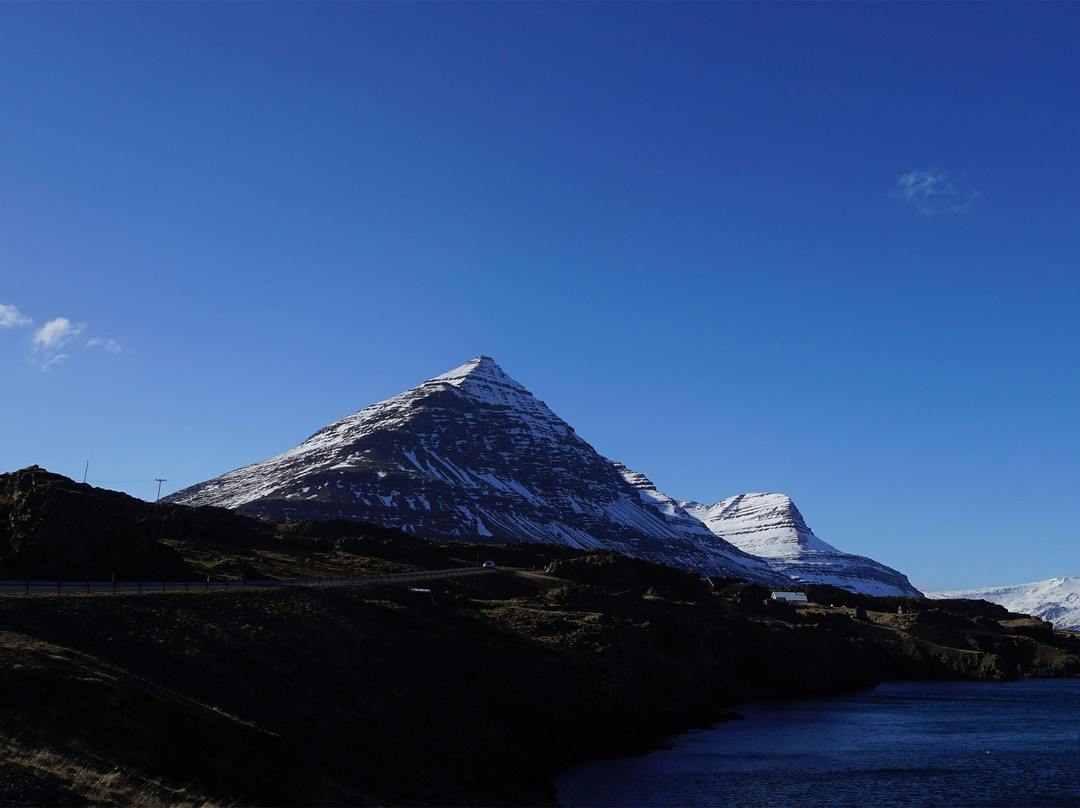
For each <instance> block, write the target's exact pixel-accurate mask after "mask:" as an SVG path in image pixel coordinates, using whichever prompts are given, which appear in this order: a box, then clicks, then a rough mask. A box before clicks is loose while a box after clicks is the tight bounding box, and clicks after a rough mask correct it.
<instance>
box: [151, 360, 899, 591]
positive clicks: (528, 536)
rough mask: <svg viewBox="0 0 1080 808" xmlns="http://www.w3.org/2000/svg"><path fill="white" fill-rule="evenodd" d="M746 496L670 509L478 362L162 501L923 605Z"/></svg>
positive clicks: (642, 480) (794, 516) (674, 504)
mask: <svg viewBox="0 0 1080 808" xmlns="http://www.w3.org/2000/svg"><path fill="white" fill-rule="evenodd" d="M748 496H749V497H750V499H748V498H747V497H741V498H735V500H738V502H736V501H735V500H724V502H721V503H718V504H717V505H715V506H712V507H711V508H706V506H703V505H699V504H697V503H690V502H683V501H679V500H675V499H672V498H671V497H668V496H666V495H665V494H663V493H661V492H659V491H657V490H656V486H654V485H653V484H652V482H650V481H649V480H648V478H646V477H645V476H644V475H642V474H639V473H637V472H634V471H631V470H630V469H627V468H626V467H625V466H623V465H621V464H619V463H615V462H613V461H611V460H608V459H607V458H604V457H602V456H601V455H600V454H598V453H597V452H596V450H595V449H593V448H592V447H591V446H590V445H589V444H588V443H586V442H585V441H584V440H582V439H581V438H580V437H579V436H578V435H577V434H576V433H575V432H574V430H573V428H571V427H570V426H569V425H568V424H567V423H566V422H565V421H563V420H562V419H560V418H559V417H558V416H557V415H555V413H553V412H552V411H551V410H550V409H549V408H548V407H547V405H546V404H544V402H542V401H540V400H539V399H537V398H536V397H535V396H533V395H532V393H530V392H529V391H528V390H526V389H525V388H524V387H522V386H521V385H520V384H518V383H517V382H516V381H514V380H513V379H511V378H510V377H509V376H507V375H506V373H504V372H503V370H502V368H500V367H499V366H498V365H497V364H496V363H495V362H494V360H492V359H490V358H489V357H486V356H481V357H477V358H476V359H473V360H472V361H470V362H466V363H465V364H464V365H462V366H461V367H459V368H455V369H454V370H451V371H449V372H447V373H443V374H442V375H439V376H436V377H434V378H433V379H429V380H428V381H426V382H423V383H422V384H420V385H418V386H416V387H414V388H412V389H411V390H407V391H406V392H404V393H401V394H400V395H397V396H394V397H393V398H390V399H387V400H386V401H381V402H379V403H377V404H373V405H371V406H370V407H366V408H365V409H363V410H360V411H359V412H357V413H354V414H353V415H350V416H348V417H346V418H343V419H341V420H340V421H338V422H337V423H334V424H331V425H330V426H328V427H326V428H324V429H321V430H319V431H318V432H316V433H315V434H314V435H312V436H311V437H310V438H308V439H307V440H306V441H304V442H303V443H302V444H300V445H299V446H297V447H296V448H295V449H290V450H289V451H287V452H284V453H283V454H280V455H278V456H277V457H273V458H270V459H269V460H264V461H262V462H261V463H255V464H254V465H250V466H245V467H244V468H241V469H237V470H235V471H230V472H228V473H227V474H223V475H222V476H220V477H217V478H215V479H213V480H209V481H207V482H204V483H200V484H198V485H194V486H192V487H190V488H186V489H184V490H183V491H179V492H177V493H175V494H173V495H171V496H169V497H166V498H165V499H166V501H171V502H177V503H183V504H188V505H217V506H221V507H226V508H232V509H234V510H236V511H238V512H240V513H244V514H248V515H253V516H262V517H269V518H276V519H288V520H298V519H334V518H344V519H365V520H367V521H371V522H375V523H377V524H382V525H386V526H389V527H396V528H399V529H401V530H405V531H408V532H411V533H415V534H417V535H421V536H430V537H433V538H449V539H463V540H470V541H490V542H505V541H537V542H547V543H557V544H568V545H571V546H575V547H581V548H603V549H611V550H616V551H618V552H621V553H624V554H626V555H630V556H635V557H637V558H644V559H646V560H650V561H659V562H662V563H665V564H668V565H670V566H675V567H681V568H689V569H694V570H697V571H698V572H701V573H702V574H706V575H720V576H730V577H738V578H746V579H750V580H755V581H759V582H761V583H765V584H771V585H790V584H792V583H794V582H801V581H813V582H827V583H832V584H835V585H838V586H845V587H848V588H851V589H855V590H857V591H863V592H868V593H872V594H917V592H916V590H914V589H913V588H912V587H911V585H910V584H909V583H908V582H907V579H906V578H905V577H904V576H902V575H900V573H898V572H896V571H895V570H890V569H889V568H887V567H884V566H882V565H880V564H876V562H873V561H871V560H870V559H865V558H861V557H859V556H852V555H849V554H846V553H841V552H839V551H838V550H836V549H834V548H832V547H830V546H829V545H827V544H825V543H824V542H822V541H820V540H819V539H817V538H816V537H815V536H814V535H813V534H812V533H811V532H810V531H809V529H808V528H806V525H805V523H804V522H803V520H802V516H801V515H799V513H798V511H797V510H795V506H794V505H792V504H791V501H790V500H787V499H786V497H785V498H784V500H785V501H786V503H787V504H786V506H783V507H781V503H779V501H778V500H769V501H768V502H766V501H764V500H760V501H759V500H755V499H753V498H754V497H761V496H763V495H748ZM768 496H773V497H777V496H780V495H768ZM750 502H757V503H758V506H757V507H754V508H751V507H749V503H750ZM740 503H743V504H740ZM770 503H771V504H770ZM725 505H727V506H729V507H721V506H725ZM688 508H689V509H690V511H688ZM770 508H771V510H770ZM777 508H779V511H777V513H773V511H775V510H776V509H777ZM714 510H715V513H714ZM780 511H782V514H781V513H780ZM778 514H779V515H778ZM706 520H708V522H709V524H708V526H706V524H705V523H704V522H705V521H706ZM770 520H772V521H770ZM717 525H722V529H719V528H717V527H716V526H717ZM793 526H794V527H793ZM785 531H786V532H785ZM792 531H793V532H792ZM728 534H731V535H730V537H729V535H728ZM789 534H790V535H789ZM755 537H756V538H755ZM785 541H788V545H790V546H788V545H785V544H784V542H785ZM738 542H743V543H744V545H745V546H742V547H740V546H737V544H738ZM784 548H786V549H784ZM789 551H790V552H789ZM762 556H765V557H762Z"/></svg>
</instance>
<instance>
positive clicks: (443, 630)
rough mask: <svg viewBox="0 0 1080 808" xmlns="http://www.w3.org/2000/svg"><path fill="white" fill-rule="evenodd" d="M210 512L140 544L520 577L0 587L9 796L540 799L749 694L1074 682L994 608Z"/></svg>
mask: <svg viewBox="0 0 1080 808" xmlns="http://www.w3.org/2000/svg"><path fill="white" fill-rule="evenodd" d="M81 493H86V492H81ZM144 504H145V503H144ZM147 507H149V508H151V509H153V508H154V506H147ZM163 507H171V508H176V507H178V506H163ZM230 516H231V515H230ZM203 518H205V519H207V520H208V524H221V523H222V521H221V520H223V519H226V518H227V517H226V516H224V515H223V514H222V512H220V511H216V510H210V511H207V512H205V513H204V512H203V511H202V509H185V512H184V513H182V514H181V521H182V523H183V524H185V525H187V527H186V528H185V531H186V532H185V534H184V535H185V538H183V539H180V538H177V537H176V536H175V535H169V534H168V532H167V531H165V534H164V535H156V536H151V537H150V538H151V539H152V540H153V541H156V542H160V543H161V544H162V545H163V546H165V547H167V548H169V549H170V550H171V551H172V552H175V553H176V554H177V556H179V557H180V558H182V560H183V563H184V564H185V565H187V566H188V567H190V568H191V569H192V570H194V571H195V572H196V573H197V574H198V575H200V576H205V575H207V574H213V575H215V576H217V577H223V576H226V575H231V576H233V577H234V578H239V577H248V578H266V577H271V576H275V575H291V574H295V573H296V572H297V571H304V572H305V574H306V573H307V572H311V571H315V572H317V573H321V574H330V573H332V572H337V573H339V574H340V573H341V572H344V571H347V570H348V571H355V572H357V573H358V574H361V573H363V574H371V573H372V572H391V571H399V570H409V569H439V568H446V567H455V566H465V565H469V564H475V563H476V560H477V558H478V554H480V553H483V556H482V558H484V559H487V558H491V559H493V560H495V561H496V562H497V563H498V564H500V565H506V566H515V567H518V568H520V571H516V572H515V571H507V570H498V571H494V572H492V571H487V572H483V573H479V574H477V575H474V576H468V577H464V578H455V579H448V580H445V581H435V582H432V583H430V584H424V587H425V588H430V589H431V592H430V593H428V592H412V591H409V590H408V588H407V587H405V586H403V585H400V584H396V585H375V586H363V587H360V586H341V587H328V586H322V587H318V586H316V587H310V588H295V589H293V588H281V589H273V588H271V589H250V590H246V591H230V592H220V591H218V592H214V591H211V592H209V593H203V592H190V593H170V594H155V595H150V594H146V595H141V596H140V595H134V594H130V595H115V596H114V595H93V596H61V597H55V596H34V595H32V596H9V597H4V598H0V757H2V758H3V760H2V761H0V798H2V799H0V801H3V799H6V801H7V803H8V804H41V803H43V802H48V803H53V804H81V803H83V802H85V801H90V802H95V803H100V804H138V803H142V804H159V803H164V804H189V805H199V804H202V803H203V802H204V801H210V802H213V803H218V804H226V805H228V804H241V805H249V804H255V805H363V804H412V805H416V804H432V805H526V804H549V803H552V802H553V801H554V790H553V788H552V786H551V778H552V776H553V775H554V774H556V773H557V772H558V771H559V770H560V769H561V768H563V767H565V766H567V765H569V764H572V763H575V762H578V761H581V760H584V759H587V758H592V757H597V756H602V755H610V754H619V753H626V752H631V751H640V750H643V749H646V748H648V747H650V746H653V745H655V744H656V743H658V742H660V741H662V740H663V738H664V737H666V736H668V735H670V734H672V733H675V732H679V731H682V730H685V729H688V728H690V727H693V726H701V725H706V724H708V723H711V722H713V721H715V720H718V719H719V718H721V717H722V716H723V714H724V711H725V710H726V709H729V708H730V706H731V705H733V704H735V703H737V702H738V701H739V700H741V699H746V698H750V697H760V696H768V695H794V694H810V693H819V692H828V691H835V690H841V689H848V688H855V687H862V686H868V685H871V684H873V683H875V682H876V681H879V680H881V679H883V678H943V677H959V678H986V679H995V678H1007V677H1013V676H1019V675H1075V674H1077V673H1080V658H1078V657H1077V655H1076V652H1077V650H1078V649H1077V645H1078V644H1077V640H1076V639H1075V638H1073V637H1072V636H1071V635H1067V634H1063V633H1060V632H1055V631H1054V630H1053V629H1052V628H1051V627H1050V626H1049V625H1048V624H1046V623H1042V622H1041V621H1038V620H1034V619H1031V618H1026V617H1023V616H1019V615H1010V614H1009V613H1008V612H1006V611H1005V610H1004V609H1002V608H1000V607H996V606H992V605H990V604H986V603H982V602H970V601H959V602H941V601H933V602H931V601H922V600H919V599H905V598H882V599H874V598H867V597H863V596H855V595H851V594H850V593H845V592H843V591H841V590H832V589H828V588H822V589H817V590H812V591H811V593H810V594H811V598H812V599H814V600H817V601H820V604H814V603H809V604H805V605H798V606H795V605H790V604H782V603H777V602H773V601H764V600H762V590H758V589H754V588H750V589H748V590H743V591H741V592H738V591H736V592H734V593H732V595H733V596H732V597H721V596H720V595H718V594H715V593H713V592H712V591H710V589H709V587H708V586H706V584H705V583H704V582H702V581H701V580H700V579H698V577H697V576H696V575H693V574H690V573H686V572H682V571H678V570H672V569H670V568H667V567H662V566H659V565H655V564H650V563H648V562H644V561H640V560H634V559H627V558H625V557H622V556H619V555H616V554H613V553H602V552H582V551H577V550H572V549H570V548H565V547H548V546H543V545H515V546H510V547H491V546H488V547H483V548H480V547H476V546H471V545H463V544H458V543H441V542H427V541H423V540H419V539H416V538H413V537H407V536H404V535H402V534H396V533H394V532H393V531H387V530H383V529H376V528H372V527H370V526H365V525H362V524H356V523H336V522H324V523H307V524H302V525H276V524H272V523H264V522H256V521H255V520H246V519H242V518H240V517H235V519H236V520H237V521H235V522H230V524H231V525H232V527H233V528H234V529H233V530H232V531H231V532H227V534H221V533H214V532H213V531H211V530H210V529H209V527H206V526H200V520H202V519H203ZM164 523H168V520H165V521H164ZM203 528H205V529H203ZM132 530H133V531H134V533H133V535H135V534H138V533H139V531H142V530H147V531H150V526H148V525H146V524H138V525H136V526H135V527H134V528H132ZM155 530H158V532H159V533H161V529H159V528H155ZM150 532H151V533H152V532H153V531H150ZM146 535H149V534H146ZM226 539H227V540H228V541H227V542H226V541H225V540H226ZM901 606H902V607H903V609H904V611H905V612H906V613H905V614H898V613H897V611H898V608H899V607H901ZM34 795H36V796H34Z"/></svg>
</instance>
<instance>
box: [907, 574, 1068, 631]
mask: <svg viewBox="0 0 1080 808" xmlns="http://www.w3.org/2000/svg"><path fill="white" fill-rule="evenodd" d="M926 596H927V597H928V598H950V599H951V598H963V599H966V600H988V601H990V602H991V603H997V604H1000V605H1001V606H1004V607H1005V608H1006V609H1008V610H1009V611H1010V612H1019V613H1020V614H1030V615H1032V616H1034V617H1038V618H1041V619H1043V620H1046V621H1047V622H1050V623H1053V624H1054V625H1055V626H1056V627H1057V628H1061V629H1067V630H1069V631H1080V576H1072V577H1067V578H1051V579H1050V580H1048V581H1036V582H1034V583H1030V584H1016V585H1015V586H998V587H987V588H984V589H963V590H955V591H951V592H927V593H926Z"/></svg>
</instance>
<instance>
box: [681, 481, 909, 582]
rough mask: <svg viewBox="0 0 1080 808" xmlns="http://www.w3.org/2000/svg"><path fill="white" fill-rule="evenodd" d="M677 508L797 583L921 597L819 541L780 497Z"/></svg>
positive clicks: (898, 576) (883, 570)
mask: <svg viewBox="0 0 1080 808" xmlns="http://www.w3.org/2000/svg"><path fill="white" fill-rule="evenodd" d="M678 504H679V505H680V506H682V508H683V510H684V511H686V513H688V514H689V515H690V516H694V517H696V518H697V519H699V520H701V522H703V523H704V524H705V526H706V527H707V528H708V529H709V530H711V531H712V532H713V533H714V534H715V535H716V536H718V537H720V538H721V539H724V540H725V541H728V542H730V543H731V544H734V545H735V546H736V547H738V548H739V549H740V550H744V551H746V552H747V553H751V554H752V555H755V556H759V557H761V558H764V559H765V561H766V562H768V564H769V566H771V567H772V568H773V569H775V570H776V571H777V572H781V573H783V574H785V575H789V576H791V577H792V578H794V579H796V580H797V581H801V582H805V583H827V584H832V585H833V586H843V587H845V588H847V589H852V590H854V591H856V592H863V593H865V594H868V595H907V596H910V597H918V596H920V595H921V594H922V593H921V592H919V590H917V589H916V588H915V587H913V586H912V585H911V582H910V581H909V580H908V579H907V576H906V575H903V574H902V573H900V572H897V571H896V570H894V569H892V568H891V567H886V566H885V565H884V564H880V563H878V562H877V561H874V560H873V559H870V558H865V557H863V556H858V555H852V554H851V553H845V552H842V551H840V550H837V549H836V548H835V547H833V546H832V545H830V544H826V543H825V542H823V541H822V540H821V539H819V538H818V537H817V536H815V535H814V533H813V531H811V530H810V528H809V527H807V525H806V521H805V520H804V519H803V516H802V514H801V513H799V509H798V508H796V507H795V503H794V502H792V501H791V499H790V498H789V497H788V496H786V495H785V494H740V495H739V496H735V497H730V498H728V499H725V500H721V501H720V502H717V503H716V504H714V505H702V504H701V503H699V502H692V501H689V500H678Z"/></svg>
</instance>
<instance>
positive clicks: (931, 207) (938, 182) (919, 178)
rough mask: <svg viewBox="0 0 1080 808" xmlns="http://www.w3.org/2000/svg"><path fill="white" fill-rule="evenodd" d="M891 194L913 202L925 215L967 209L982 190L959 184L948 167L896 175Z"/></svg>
mask: <svg viewBox="0 0 1080 808" xmlns="http://www.w3.org/2000/svg"><path fill="white" fill-rule="evenodd" d="M889 196H891V197H892V198H893V199H899V200H901V201H903V202H905V203H907V204H910V205H913V206H914V207H915V210H917V211H918V212H919V213H921V214H922V215H923V216H933V215H935V214H938V213H967V212H968V211H970V210H971V208H972V206H973V205H974V204H975V200H976V199H978V198H979V197H980V194H979V192H978V191H973V190H964V189H961V188H958V187H957V186H956V184H955V183H953V181H952V180H951V179H950V178H949V173H948V172H947V171H909V172H908V173H907V174H901V175H900V176H899V177H898V178H897V180H896V184H895V185H893V187H892V190H891V191H889Z"/></svg>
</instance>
